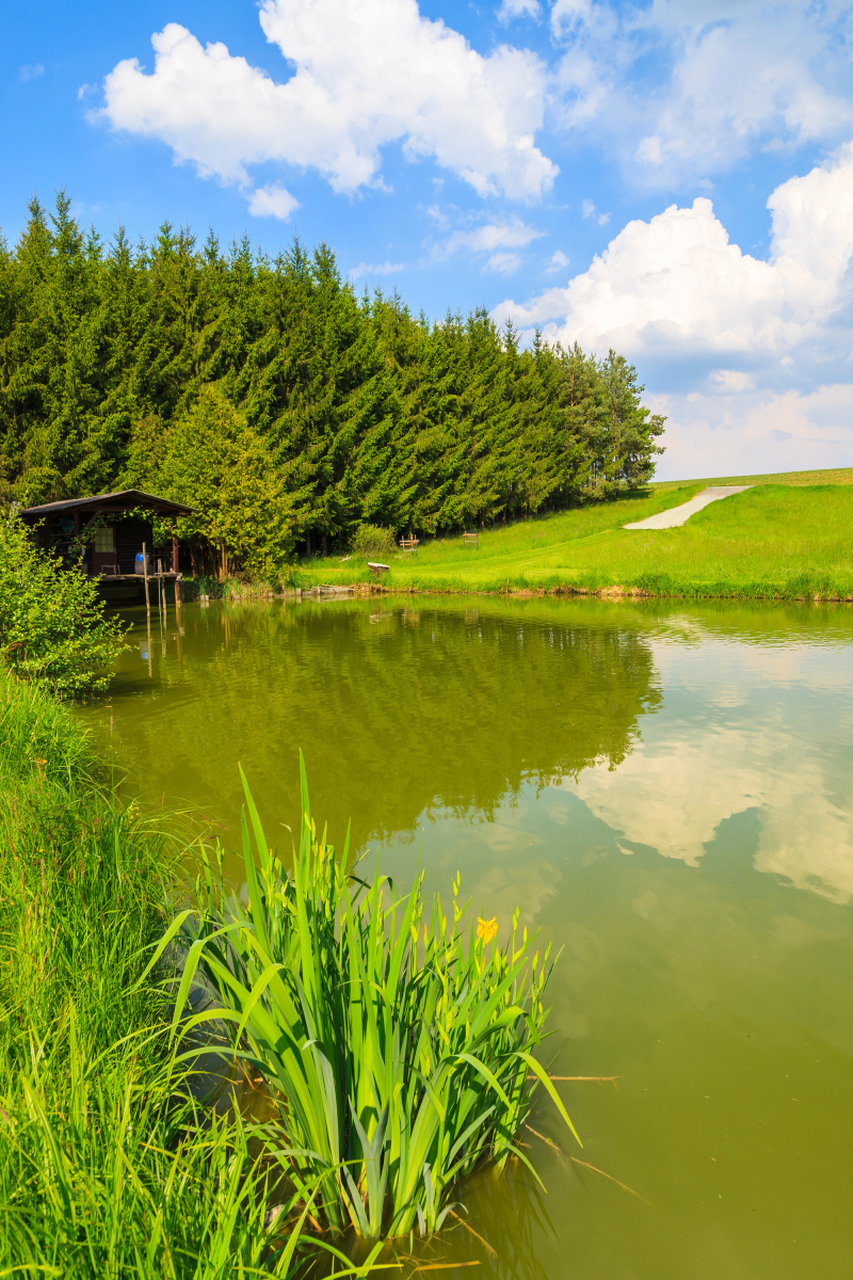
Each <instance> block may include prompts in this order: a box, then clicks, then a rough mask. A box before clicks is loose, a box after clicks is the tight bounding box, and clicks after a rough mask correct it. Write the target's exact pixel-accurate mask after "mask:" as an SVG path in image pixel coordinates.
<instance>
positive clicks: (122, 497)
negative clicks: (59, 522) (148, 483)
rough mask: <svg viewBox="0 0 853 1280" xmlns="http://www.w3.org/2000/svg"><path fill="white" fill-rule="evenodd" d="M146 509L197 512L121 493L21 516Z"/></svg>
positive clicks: (50, 505) (49, 505) (48, 505)
mask: <svg viewBox="0 0 853 1280" xmlns="http://www.w3.org/2000/svg"><path fill="white" fill-rule="evenodd" d="M134 507H145V508H147V510H149V511H155V512H156V513H157V514H158V515H161V516H190V515H193V513H194V510H195V508H194V507H187V506H185V505H184V503H182V502H172V500H171V498H158V497H157V495H156V494H154V493H146V492H145V491H144V489H119V490H117V491H116V492H115V493H96V494H94V495H93V496H92V497H90V498H66V499H63V501H62V502H45V503H43V504H42V505H41V506H40V507H23V508H22V509H21V515H22V516H49V515H54V514H58V513H61V512H63V511H79V512H80V513H81V514H82V513H83V512H86V511H90V512H98V511H131V510H132V509H133V508H134Z"/></svg>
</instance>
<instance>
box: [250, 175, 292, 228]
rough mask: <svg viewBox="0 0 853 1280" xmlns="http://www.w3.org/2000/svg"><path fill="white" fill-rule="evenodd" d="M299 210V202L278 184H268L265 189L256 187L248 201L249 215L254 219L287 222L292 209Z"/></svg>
mask: <svg viewBox="0 0 853 1280" xmlns="http://www.w3.org/2000/svg"><path fill="white" fill-rule="evenodd" d="M298 208H299V201H298V200H297V199H296V197H295V196H292V195H291V194H290V192H289V191H287V190H286V189H285V188H284V187H282V186H281V185H280V184H279V183H277V182H274V183H270V184H269V185H267V186H266V187H258V189H257V191H254V192H252V198H251V199H250V201H249V213H251V214H254V216H255V217H256V218H281V219H282V221H287V219H288V218H289V217H290V215H291V214H292V213H293V210H294V209H298Z"/></svg>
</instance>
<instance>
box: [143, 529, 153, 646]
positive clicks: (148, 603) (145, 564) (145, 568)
mask: <svg viewBox="0 0 853 1280" xmlns="http://www.w3.org/2000/svg"><path fill="white" fill-rule="evenodd" d="M142 573H143V575H144V579H145V608H146V611H147V613H148V622H149V624H150V622H151V601H150V600H149V598H148V548H147V546H146V545H145V543H144V542H143V544H142ZM149 652H150V650H149Z"/></svg>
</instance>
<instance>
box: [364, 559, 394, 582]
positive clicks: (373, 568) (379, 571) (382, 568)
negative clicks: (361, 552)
mask: <svg viewBox="0 0 853 1280" xmlns="http://www.w3.org/2000/svg"><path fill="white" fill-rule="evenodd" d="M367 567H368V569H369V570H370V572H371V573H372V574H373V576H374V578H381V577H382V575H383V573H389V572H390V569H391V566H390V564H378V563H376V562H374V561H373V560H368V562H367Z"/></svg>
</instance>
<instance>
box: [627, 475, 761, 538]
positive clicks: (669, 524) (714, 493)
mask: <svg viewBox="0 0 853 1280" xmlns="http://www.w3.org/2000/svg"><path fill="white" fill-rule="evenodd" d="M751 488H752V485H751V484H714V485H710V486H709V487H708V488H707V489H703V490H702V492H701V493H697V494H696V497H695V498H691V499H690V501H689V502H682V504H681V506H680V507H672V508H671V509H670V510H669V511H660V512H658V514H657V515H656V516H649V518H648V519H647V520H635V521H634V523H633V524H625V525H623V526H622V528H623V529H675V528H676V527H677V526H678V525H680V524H686V523H687V521H688V520H689V519H690V517H691V516H693V515H695V514H696V512H697V511H701V510H702V508H703V507H707V506H708V504H709V503H711V502H717V501H718V500H719V499H720V498H728V497H730V496H731V494H733V493H743V491H744V490H745V489H751Z"/></svg>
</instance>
